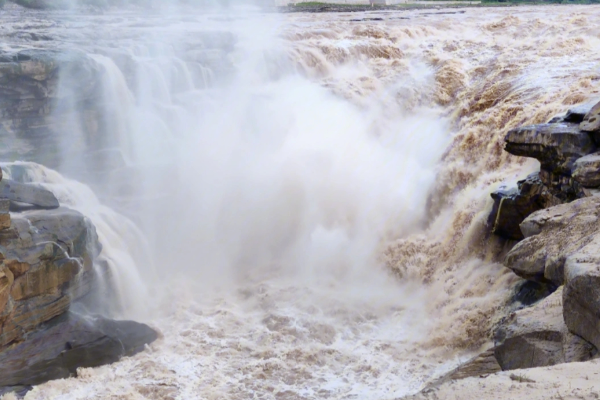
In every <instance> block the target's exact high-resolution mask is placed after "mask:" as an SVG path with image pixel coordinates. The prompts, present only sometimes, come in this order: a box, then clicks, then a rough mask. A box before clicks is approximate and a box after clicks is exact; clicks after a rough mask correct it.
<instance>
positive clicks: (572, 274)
mask: <svg viewBox="0 0 600 400" xmlns="http://www.w3.org/2000/svg"><path fill="white" fill-rule="evenodd" d="M564 317H565V323H566V324H567V326H568V327H569V329H570V330H571V332H573V333H575V334H577V335H579V336H581V337H583V338H584V339H586V340H588V341H589V342H591V343H593V344H594V346H596V347H598V348H600V235H598V236H596V237H595V238H594V240H593V241H591V242H589V243H588V244H587V245H586V246H584V247H583V248H582V249H581V250H580V251H579V252H578V253H577V254H575V255H573V256H571V257H569V258H568V259H567V262H566V265H565V292H564Z"/></svg>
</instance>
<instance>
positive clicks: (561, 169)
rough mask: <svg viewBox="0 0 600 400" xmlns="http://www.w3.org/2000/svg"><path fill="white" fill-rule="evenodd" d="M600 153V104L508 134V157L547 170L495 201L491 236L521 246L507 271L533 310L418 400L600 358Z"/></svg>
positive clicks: (510, 321)
mask: <svg viewBox="0 0 600 400" xmlns="http://www.w3.org/2000/svg"><path fill="white" fill-rule="evenodd" d="M599 147H600V103H598V104H596V105H593V104H587V105H582V106H578V107H576V108H574V109H572V110H569V112H567V114H566V115H564V116H560V117H556V118H553V119H552V120H551V121H549V123H547V124H541V125H530V126H523V127H519V128H516V129H513V130H511V131H509V132H508V134H507V135H506V138H505V150H506V151H508V152H509V153H511V154H514V155H518V156H523V157H531V158H535V159H537V160H538V161H539V162H540V170H539V171H538V172H535V173H533V174H531V175H529V176H527V177H525V178H524V179H523V180H522V181H519V182H518V184H517V187H515V188H505V187H503V188H500V189H499V190H497V191H495V192H493V193H492V198H493V199H494V206H493V209H492V212H491V215H490V219H489V220H490V222H491V229H492V232H493V233H495V234H496V235H498V236H501V237H503V238H505V239H507V240H508V242H507V244H508V245H509V246H512V249H511V250H510V251H509V252H508V253H507V255H506V257H505V260H504V265H505V266H506V267H507V268H509V269H510V270H512V271H513V272H514V273H515V274H517V275H518V276H520V277H522V278H524V279H525V280H526V283H524V284H523V285H522V289H524V292H525V295H524V294H523V293H519V294H517V297H519V296H520V297H521V298H520V299H519V300H521V303H522V304H523V305H522V306H521V307H520V308H517V309H513V311H512V312H509V313H508V315H506V316H505V317H504V318H502V319H501V320H500V321H499V323H498V324H497V326H496V327H495V329H494V331H493V332H491V335H492V338H493V346H492V347H490V348H489V349H488V350H486V351H485V352H483V353H481V354H480V355H479V356H477V357H475V358H474V359H473V360H471V361H469V362H467V363H465V364H464V365H462V366H460V367H459V368H457V369H456V370H454V371H452V372H450V373H449V374H447V375H445V376H443V377H442V378H440V379H439V380H438V381H437V382H435V383H433V384H432V385H430V386H429V387H428V388H426V389H425V390H424V391H423V392H421V393H420V394H418V395H416V396H415V397H414V398H437V394H436V391H437V389H436V388H437V387H438V386H439V385H440V384H442V383H444V382H447V381H449V380H456V379H462V378H466V377H470V376H487V374H490V373H494V372H498V371H500V370H514V369H522V368H533V367H542V366H551V365H556V364H560V363H565V362H575V361H587V360H590V359H592V358H596V357H597V356H598V349H600V324H599V322H598V321H600V289H599V288H600V256H599V254H600V196H599V195H600V161H599V160H600V152H598V151H597V150H598V148H599ZM525 297H531V300H533V301H531V302H530V301H523V300H524V298H525ZM540 299H541V300H540ZM528 303H532V304H531V305H529V306H526V304H528ZM519 304H520V303H519Z"/></svg>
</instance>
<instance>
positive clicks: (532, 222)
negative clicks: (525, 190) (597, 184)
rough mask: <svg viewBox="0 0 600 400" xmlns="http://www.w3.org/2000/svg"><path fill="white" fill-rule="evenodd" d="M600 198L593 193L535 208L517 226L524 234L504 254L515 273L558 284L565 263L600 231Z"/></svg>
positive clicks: (534, 279) (562, 274) (563, 276)
mask: <svg viewBox="0 0 600 400" xmlns="http://www.w3.org/2000/svg"><path fill="white" fill-rule="evenodd" d="M599 215H600V197H598V196H592V197H586V198H583V199H579V200H576V201H574V202H572V203H568V204H561V205H558V206H555V207H551V208H548V209H544V210H539V211H536V212H535V213H533V214H531V215H530V216H529V217H527V218H526V219H525V220H524V221H523V222H522V223H521V225H520V227H521V231H522V233H523V235H524V237H525V239H524V240H522V241H521V242H519V243H517V245H515V247H513V249H512V250H511V251H510V252H509V253H508V254H507V255H506V259H505V265H506V267H508V268H510V269H511V270H513V271H514V272H515V273H516V274H517V275H519V276H521V277H523V278H525V279H528V280H533V281H537V282H542V283H552V284H553V285H555V286H560V285H562V284H563V283H565V273H564V268H565V262H566V260H567V259H568V258H569V257H571V258H576V257H577V255H578V252H579V251H580V250H581V249H582V248H583V247H584V246H586V245H587V244H588V243H590V242H592V241H595V240H596V236H597V235H598V234H599V231H598V226H599V223H600V221H599V220H598V218H599Z"/></svg>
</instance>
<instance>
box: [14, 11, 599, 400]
mask: <svg viewBox="0 0 600 400" xmlns="http://www.w3.org/2000/svg"><path fill="white" fill-rule="evenodd" d="M584 10H585V12H586V15H583V14H581V12H583V11H584ZM590 10H592V11H590ZM593 11H598V8H597V7H595V6H592V7H587V8H585V9H584V8H578V7H574V6H573V7H571V8H567V7H551V6H545V7H540V8H535V7H520V8H519V17H518V18H517V17H514V16H513V15H512V14H513V9H512V8H507V9H467V11H466V12H465V13H464V14H455V15H426V14H423V13H422V12H421V11H413V12H410V13H408V12H407V13H406V14H402V15H403V16H409V17H410V19H409V20H405V19H402V20H399V19H392V17H395V16H396V15H397V14H395V13H385V14H384V15H383V16H384V19H385V21H383V22H350V21H349V20H350V19H356V18H357V16H356V15H352V16H350V15H348V14H297V15H289V16H273V15H269V16H263V15H257V14H249V15H246V14H244V15H243V16H239V15H237V16H234V17H233V18H232V20H231V21H229V22H222V23H219V24H216V23H215V21H214V20H211V17H210V16H206V15H199V16H196V15H187V16H186V17H185V18H181V17H180V16H178V15H176V14H173V15H169V16H167V17H165V19H164V20H161V21H157V20H156V19H155V18H154V17H147V18H144V17H139V16H127V18H122V19H114V20H112V22H111V16H110V15H109V16H108V17H105V22H107V23H108V24H112V26H113V28H114V29H112V30H110V34H109V33H108V32H107V33H106V36H107V39H106V40H109V41H110V45H108V44H107V43H105V42H104V41H103V40H104V38H102V35H100V38H98V40H97V44H96V45H95V48H94V51H92V50H90V49H85V48H84V50H85V51H88V52H93V53H94V55H93V59H94V60H95V61H96V63H97V64H98V66H99V67H100V68H101V69H102V70H103V71H104V72H105V73H106V79H105V80H104V81H103V82H104V96H105V97H106V98H105V102H106V103H107V105H106V107H107V108H106V110H105V112H106V115H108V116H110V117H111V118H113V119H114V120H113V121H112V122H113V123H114V126H115V127H116V128H115V129H114V130H113V133H115V135H114V137H113V138H112V139H111V140H112V141H111V142H110V143H109V145H110V147H109V148H108V150H107V151H112V150H111V149H116V151H117V153H121V154H124V155H123V156H122V159H121V161H120V164H119V167H118V168H116V169H113V170H110V171H112V172H111V175H110V177H111V178H110V179H107V180H105V181H103V182H100V180H99V179H96V178H94V175H93V174H88V175H85V174H80V175H79V176H81V179H83V180H86V183H89V184H90V185H92V186H93V187H94V189H95V190H96V191H97V193H98V195H99V196H100V197H101V198H102V199H103V201H105V202H106V203H107V204H109V205H111V206H112V207H114V208H116V209H118V210H119V211H120V212H121V213H124V214H126V215H127V216H128V217H129V218H130V219H131V220H133V221H135V223H136V225H137V227H138V228H134V225H133V224H132V223H131V222H130V220H125V219H124V220H122V221H120V220H119V217H116V215H115V214H114V212H112V211H108V209H107V208H106V207H104V206H100V205H99V203H98V201H97V199H96V198H95V197H91V196H88V195H86V196H84V197H85V198H82V196H81V193H84V192H85V193H91V192H90V191H89V189H88V188H86V187H84V186H83V185H81V184H78V183H75V182H73V181H68V180H66V179H65V178H62V177H60V175H58V174H57V173H54V172H52V171H47V170H45V175H46V176H43V174H42V175H36V178H37V179H38V180H42V181H45V182H48V183H49V184H50V185H49V187H51V188H53V190H55V191H57V193H59V197H60V199H61V201H62V202H63V203H64V204H67V205H70V206H72V207H75V208H77V209H79V210H80V211H82V212H84V213H85V214H86V215H88V216H90V218H92V220H93V221H94V223H95V224H96V225H97V226H98V230H99V232H100V233H101V235H100V239H101V241H102V242H103V245H104V250H103V252H104V253H105V256H108V254H111V253H110V252H112V251H113V250H114V253H113V254H115V253H119V254H120V255H121V256H123V255H124V254H129V255H130V256H128V257H129V258H127V259H126V258H120V256H114V257H113V258H114V260H115V262H114V263H113V268H114V269H115V270H116V271H124V270H127V271H128V272H126V273H125V274H124V275H123V276H122V277H121V278H120V282H119V284H120V285H122V286H123V287H124V288H128V289H125V291H126V292H130V293H131V296H129V298H127V296H122V297H123V300H124V308H125V311H126V312H127V313H128V314H127V315H128V316H131V317H136V318H142V319H143V320H144V321H147V322H149V323H150V324H152V325H153V326H154V327H156V328H157V329H158V330H159V331H160V332H161V334H162V336H161V338H160V339H159V340H158V341H157V342H156V343H154V344H152V345H151V346H149V348H148V349H147V350H146V351H145V352H143V353H141V354H139V355H137V356H135V357H132V358H126V359H124V360H122V361H120V362H118V363H115V364H113V365H110V366H104V367H100V368H95V369H81V370H80V371H79V373H78V377H77V378H71V379H68V380H62V381H54V382H49V383H46V384H44V385H40V386H38V387H36V388H34V390H32V391H31V392H30V393H29V394H28V395H27V397H26V398H27V399H86V398H94V397H96V398H115V399H117V398H122V399H144V398H145V399H168V398H180V399H194V398H199V399H248V398H257V399H273V398H276V399H316V398H336V399H381V398H397V397H400V396H402V395H404V394H407V393H411V392H414V391H416V390H418V389H419V388H420V387H421V385H422V384H423V383H425V382H426V381H427V380H428V379H430V378H431V377H433V376H435V375H437V374H439V373H441V372H443V371H445V370H447V369H449V368H451V367H452V366H453V365H456V363H458V362H459V361H460V360H461V359H464V358H465V357H468V355H469V354H470V353H471V352H472V351H475V350H477V348H478V346H480V345H482V344H483V343H485V342H486V341H487V340H488V337H489V330H490V328H491V325H492V323H493V321H494V318H496V317H498V316H500V315H501V313H502V308H503V307H504V306H505V304H506V301H507V300H508V297H509V294H510V288H511V286H512V285H513V284H514V282H515V281H516V278H515V277H514V276H512V275H511V274H509V273H507V271H506V270H505V269H504V268H503V267H502V265H501V264H500V263H499V261H500V260H501V257H502V254H503V251H504V250H505V249H504V248H503V247H502V244H501V243H499V242H498V241H497V240H496V239H495V238H493V237H491V236H490V235H489V234H488V231H489V229H488V227H487V215H488V213H489V211H490V208H491V199H490V198H489V193H490V192H491V191H492V190H493V189H494V188H496V187H498V186H499V185H501V184H503V183H508V182H514V181H515V180H516V179H518V178H521V177H524V176H525V175H526V174H527V173H529V172H531V171H533V170H535V168H537V165H536V163H535V162H531V161H524V160H520V159H516V158H514V157H511V156H509V155H507V154H506V153H505V152H503V151H502V147H503V146H502V141H503V137H504V135H505V133H506V132H507V130H508V129H510V128H512V127H514V126H517V125H520V124H523V123H539V122H544V121H546V120H548V119H550V118H551V117H552V116H554V115H555V114H557V113H559V112H563V111H565V110H566V109H567V108H568V106H569V105H571V104H576V103H579V102H583V101H586V100H588V99H589V98H591V97H593V96H594V94H595V93H597V92H598V90H599V87H598V86H599V84H598V82H599V79H598V78H599V77H600V75H598V69H597V66H598V65H599V63H600V52H598V51H597V50H598V44H599V41H598V32H597V29H596V28H595V26H598V22H600V21H598V19H600V16H596V15H600V13H595V14H594V13H593ZM357 15H358V14H357ZM236 18H237V19H236ZM211 21H212V22H211ZM202 24H204V25H202ZM200 26H202V28H200ZM82 29H83V28H82ZM203 30H213V31H216V30H228V31H230V32H232V34H233V35H234V36H235V37H237V41H236V42H235V45H230V44H224V45H223V46H221V47H219V48H217V49H212V50H207V51H205V52H204V53H202V54H201V55H200V56H198V57H200V58H201V59H202V60H203V61H202V62H200V64H201V68H198V65H196V64H195V63H194V62H192V61H191V60H190V58H189V57H187V56H186V55H188V56H189V55H190V54H195V53H194V51H196V50H197V49H198V48H199V47H203V46H204V47H203V48H208V47H207V46H209V45H208V44H207V43H208V42H204V43H200V42H194V40H200V39H194V37H195V36H194V34H196V35H198V37H202V36H201V32H202V31H203ZM107 31H108V30H107ZM149 32H151V33H152V40H151V41H144V40H143V39H140V38H141V37H143V36H144V34H147V33H149ZM87 34H88V35H89V33H87ZM95 34H96V35H97V33H95ZM82 35H84V36H85V35H86V33H85V29H84V32H83V33H82ZM120 35H121V36H122V38H120ZM109 36H110V38H108V37H109ZM114 43H117V45H116V47H117V48H118V49H119V51H116V50H115V49H114V48H115V45H114ZM226 48H227V49H229V50H227V51H229V53H228V54H227V57H226V59H228V60H230V61H231V65H230V67H231V68H230V69H228V68H225V67H223V66H222V68H215V67H214V63H212V61H210V60H214V59H215V57H217V56H218V54H222V53H219V52H222V51H225V50H224V49H226ZM184 50H185V51H184ZM178 51H181V53H178ZM123 55H125V56H126V57H125V58H127V59H128V60H130V62H125V63H123V61H122V58H123ZM200 58H198V59H200ZM207 60H209V61H210V62H209V61H207ZM211 63H212V64H211ZM209 64H211V65H212V66H209ZM176 71H179V72H176ZM206 71H211V72H210V73H207V72H206ZM65 79H66V78H63V83H64V82H65ZM66 83H69V82H68V79H67V82H66ZM124 110H126V112H123V111H124ZM111 126H112V125H111ZM122 127H126V129H122ZM79 134H80V133H78V132H75V133H71V136H65V138H68V140H69V141H70V140H73V135H75V136H76V135H79ZM65 135H66V134H65ZM70 157H73V154H70ZM83 157H85V155H84V156H83ZM117 158H118V157H117ZM68 161H69V162H65V163H64V165H63V166H62V167H61V172H63V173H64V174H65V175H67V176H78V175H77V172H80V171H77V170H78V169H79V168H80V166H85V165H86V159H85V158H82V159H77V158H76V157H75V159H70V160H68ZM116 164H117V163H115V165H116ZM115 165H113V164H112V163H110V162H108V166H109V167H111V168H114V167H115ZM31 168H33V169H36V168H38V167H33V166H32V167H31ZM52 185H54V186H52ZM99 210H104V211H103V212H99ZM107 221H108V222H107ZM121 225H124V226H127V227H130V229H132V230H133V231H135V232H137V229H139V230H140V231H141V232H142V233H143V235H144V237H145V240H146V241H147V243H148V246H147V247H144V246H145V245H144V246H142V245H141V244H140V249H141V250H142V251H141V253H143V254H142V256H145V257H147V258H149V259H151V261H152V262H148V261H144V259H143V258H141V256H140V255H139V254H138V255H131V254H132V253H133V252H132V251H131V250H132V249H131V248H130V247H131V246H132V243H142V242H135V240H138V239H136V238H138V236H137V233H136V234H135V235H129V236H127V234H125V235H124V233H126V232H128V230H127V229H123V228H122V226H121ZM109 228H110V229H112V231H111V230H110V229H109ZM128 229H129V228H128ZM133 231H132V232H133ZM108 232H111V233H108ZM113 233H114V235H115V236H114V238H113V237H112V234H113ZM117 235H118V237H121V238H122V239H120V241H119V240H116V239H115V238H116V237H117ZM134 239H135V240H134ZM132 240H134V241H133V242H132ZM113 246H114V247H115V249H113ZM117 250H119V251H117ZM123 257H125V256H123ZM135 274H138V276H136V275H135ZM140 283H142V284H143V286H140V287H138V288H134V287H133V286H135V285H138V284H140ZM148 293H151V295H148ZM136 307H138V308H137V309H136ZM140 309H142V310H140ZM142 311H145V313H143V312H142Z"/></svg>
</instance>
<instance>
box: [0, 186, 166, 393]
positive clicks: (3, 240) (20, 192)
mask: <svg viewBox="0 0 600 400" xmlns="http://www.w3.org/2000/svg"><path fill="white" fill-rule="evenodd" d="M0 176H1V175H0ZM0 179H2V180H1V181H0V394H2V393H4V392H7V391H13V390H16V391H20V392H23V391H27V390H28V388H29V387H30V386H31V385H34V384H38V383H42V382H44V381H47V380H48V379H55V378H63V377H68V376H70V375H72V374H76V370H77V368H78V367H85V366H87V367H90V366H97V365H101V364H103V363H108V362H113V361H116V360H118V359H119V358H120V357H121V356H123V355H128V354H134V353H136V352H138V351H140V350H142V349H143V346H144V345H145V344H146V343H149V342H152V341H153V340H155V339H156V337H157V335H156V333H155V332H154V331H153V330H152V329H151V328H149V327H148V326H146V325H143V324H139V323H136V322H132V321H113V320H110V319H106V318H103V317H100V316H90V315H87V316H83V315H78V314H74V313H72V312H70V311H69V310H70V308H71V306H72V305H73V304H74V303H76V302H81V301H85V300H86V299H87V298H89V297H90V296H91V295H92V294H94V293H97V292H98V289H99V287H100V285H99V281H100V280H103V281H108V282H109V281H110V271H109V270H108V267H107V265H106V264H105V263H102V262H99V260H98V256H99V254H100V252H101V245H100V243H99V241H98V236H97V234H96V229H95V227H94V226H93V225H92V223H91V222H90V221H89V219H88V218H86V217H85V216H84V215H82V214H81V213H79V212H77V211H75V210H72V209H69V208H65V207H61V206H60V204H59V202H58V200H57V199H56V197H55V196H54V195H53V194H52V193H51V192H50V191H48V190H46V189H44V188H43V187H41V186H39V185H37V184H32V183H22V182H17V181H13V180H10V179H6V178H0Z"/></svg>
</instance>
